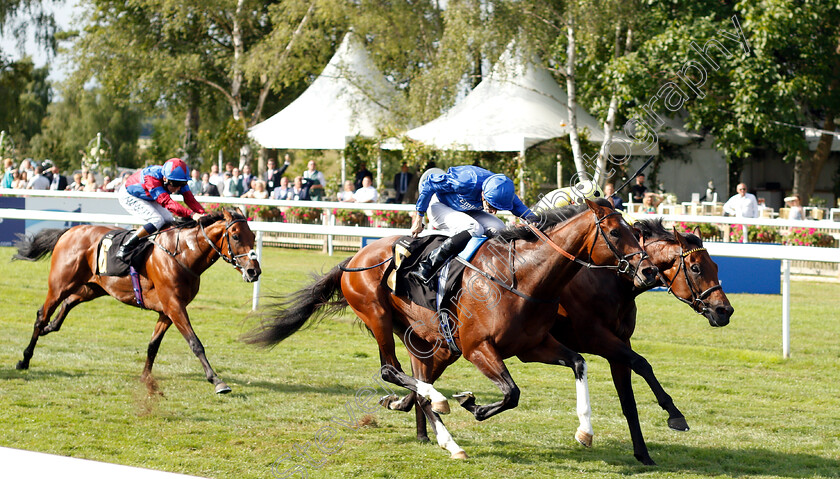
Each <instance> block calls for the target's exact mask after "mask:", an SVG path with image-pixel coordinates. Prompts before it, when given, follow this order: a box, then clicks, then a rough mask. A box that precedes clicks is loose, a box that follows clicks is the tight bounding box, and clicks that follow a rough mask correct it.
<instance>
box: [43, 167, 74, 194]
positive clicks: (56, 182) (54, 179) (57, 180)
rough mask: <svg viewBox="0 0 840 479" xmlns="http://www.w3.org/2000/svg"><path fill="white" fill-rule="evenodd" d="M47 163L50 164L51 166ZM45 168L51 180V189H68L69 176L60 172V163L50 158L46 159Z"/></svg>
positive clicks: (46, 174)
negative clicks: (57, 163)
mask: <svg viewBox="0 0 840 479" xmlns="http://www.w3.org/2000/svg"><path fill="white" fill-rule="evenodd" d="M47 165H49V167H48V166H47ZM44 170H45V173H44V176H46V177H47V178H48V179H49V180H50V189H51V190H55V191H64V190H66V189H67V184H68V183H67V177H66V176H64V175H62V174H61V173H59V170H58V165H56V164H55V163H53V162H51V161H49V160H45V161H44Z"/></svg>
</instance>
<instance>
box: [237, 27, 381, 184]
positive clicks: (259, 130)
mask: <svg viewBox="0 0 840 479" xmlns="http://www.w3.org/2000/svg"><path fill="white" fill-rule="evenodd" d="M397 94H398V93H397V90H396V89H395V88H394V87H393V86H391V85H390V84H389V83H388V81H387V80H386V79H385V77H384V76H383V75H382V73H381V72H379V70H378V69H377V68H376V66H375V65H374V64H373V61H372V60H371V59H370V56H369V55H368V53H367V51H366V50H365V48H364V46H363V45H362V42H361V41H360V40H359V39H358V38H357V36H356V35H355V34H354V33H353V32H349V33H347V35H346V36H345V37H344V40H343V41H342V42H341V45H340V46H339V47H338V50H337V51H336V53H335V55H333V57H332V59H331V60H330V62H329V63H328V64H327V66H326V67H325V68H324V71H323V72H321V74H320V75H319V76H318V78H316V79H315V81H313V82H312V84H311V85H310V86H309V88H307V89H306V91H305V92H303V94H301V96H300V97H298V98H297V99H296V100H295V101H293V102H292V103H291V104H289V106H287V107H286V108H284V109H283V110H281V111H280V112H278V113H277V114H275V115H274V116H272V117H271V118H269V119H267V120H265V121H263V122H262V123H259V124H257V125H255V126H254V127H253V128H251V130H250V131H249V133H248V135H249V136H250V137H251V138H253V139H254V140H255V141H256V142H257V143H259V144H260V145H262V146H263V147H265V148H290V149H306V150H343V149H344V148H345V147H346V146H347V143H348V142H349V141H350V140H351V139H352V138H353V137H355V136H357V135H358V136H367V137H373V136H375V135H376V133H377V129H378V128H380V127H381V126H384V125H385V124H386V123H387V122H388V121H389V120H390V118H391V113H390V111H389V110H388V107H389V106H390V104H391V102H392V101H393V100H394V97H395V96H396V95H397ZM342 158H343V157H342ZM343 176H344V165H342V177H343ZM342 179H343V178H342Z"/></svg>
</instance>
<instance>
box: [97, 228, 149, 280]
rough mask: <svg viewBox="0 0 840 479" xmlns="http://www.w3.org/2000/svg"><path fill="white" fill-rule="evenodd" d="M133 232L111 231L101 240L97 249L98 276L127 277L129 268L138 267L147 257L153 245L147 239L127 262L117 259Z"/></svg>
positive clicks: (138, 246) (130, 254) (131, 254)
mask: <svg viewBox="0 0 840 479" xmlns="http://www.w3.org/2000/svg"><path fill="white" fill-rule="evenodd" d="M131 232H132V231H131V230H111V231H109V232H107V233H105V235H104V236H103V237H102V239H100V240H99V246H98V247H97V248H96V274H98V275H101V276H125V275H127V274H128V268H129V266H132V265H134V266H136V265H137V263H138V262H141V261H142V260H143V259H145V257H146V252H147V251H148V249H149V248H150V247H151V246H152V243H151V242H149V241H148V240H146V239H143V240H141V241H140V244H138V245H137V247H136V248H134V249H133V250H131V252H129V254H128V258H126V261H121V260H119V259H117V252H119V250H120V246H121V245H122V244H123V243H124V242H125V239H126V238H127V237H128V235H129V234H131Z"/></svg>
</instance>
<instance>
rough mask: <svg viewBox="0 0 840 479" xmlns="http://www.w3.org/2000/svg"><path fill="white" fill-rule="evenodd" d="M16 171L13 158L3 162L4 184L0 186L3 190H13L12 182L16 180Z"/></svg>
mask: <svg viewBox="0 0 840 479" xmlns="http://www.w3.org/2000/svg"><path fill="white" fill-rule="evenodd" d="M14 169H15V162H14V160H12V159H11V158H6V159H4V160H3V183H2V184H0V186H2V187H3V188H11V187H12V182H13V181H14V180H15V178H14V176H13V175H12V171H13V170H14Z"/></svg>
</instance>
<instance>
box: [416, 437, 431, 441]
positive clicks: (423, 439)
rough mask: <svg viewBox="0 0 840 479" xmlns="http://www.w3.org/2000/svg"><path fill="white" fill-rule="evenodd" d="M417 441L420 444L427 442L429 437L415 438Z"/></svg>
mask: <svg viewBox="0 0 840 479" xmlns="http://www.w3.org/2000/svg"><path fill="white" fill-rule="evenodd" d="M417 440H418V441H420V442H429V436H417Z"/></svg>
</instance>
